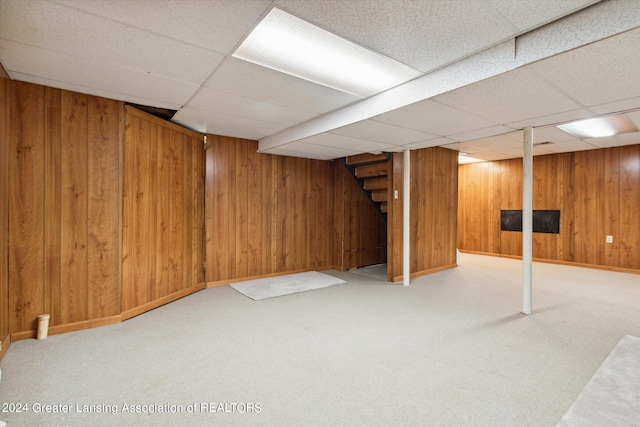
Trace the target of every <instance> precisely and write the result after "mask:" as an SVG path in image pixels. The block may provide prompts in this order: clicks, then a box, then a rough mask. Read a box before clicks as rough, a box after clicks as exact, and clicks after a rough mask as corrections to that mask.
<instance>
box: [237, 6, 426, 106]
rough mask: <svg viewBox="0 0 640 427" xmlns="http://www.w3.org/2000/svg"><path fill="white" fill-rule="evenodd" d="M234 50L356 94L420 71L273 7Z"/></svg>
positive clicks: (373, 90) (246, 57) (389, 85)
mask: <svg viewBox="0 0 640 427" xmlns="http://www.w3.org/2000/svg"><path fill="white" fill-rule="evenodd" d="M233 56H234V57H235V58H239V59H243V60H245V61H249V62H252V63H254V64H258V65H261V66H263V67H267V68H271V69H273V70H277V71H280V72H283V73H287V74H290V75H293V76H296V77H299V78H302V79H305V80H309V81H312V82H314V83H318V84H321V85H324V86H328V87H331V88H333V89H337V90H340V91H343V92H347V93H350V94H353V95H356V96H359V97H368V96H371V95H374V94H376V93H378V92H381V91H383V90H386V89H390V88H392V87H394V86H397V85H399V84H401V83H404V82H407V81H409V80H412V79H414V78H416V77H418V76H419V75H421V73H420V72H419V71H417V70H414V69H413V68H411V67H408V66H406V65H404V64H402V63H400V62H398V61H396V60H394V59H391V58H389V57H387V56H384V55H381V54H379V53H377V52H374V51H371V50H369V49H366V48H364V47H362V46H359V45H357V44H355V43H352V42H350V41H348V40H345V39H343V38H341V37H338V36H336V35H335V34H333V33H330V32H329V31H326V30H323V29H322V28H319V27H316V26H315V25H313V24H310V23H309V22H307V21H304V20H302V19H300V18H297V17H295V16H293V15H290V14H288V13H286V12H284V11H282V10H280V9H277V8H274V9H272V10H271V12H269V14H268V15H267V16H266V17H265V18H264V19H263V20H262V22H260V24H258V26H257V27H256V28H255V29H254V30H253V31H252V32H251V34H249V36H248V37H247V38H246V39H245V40H244V42H243V43H242V44H241V45H240V47H238V49H237V50H236V51H235V53H234V54H233Z"/></svg>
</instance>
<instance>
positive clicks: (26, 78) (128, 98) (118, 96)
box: [11, 72, 180, 110]
mask: <svg viewBox="0 0 640 427" xmlns="http://www.w3.org/2000/svg"><path fill="white" fill-rule="evenodd" d="M11 77H12V78H13V79H15V80H18V81H21V82H27V83H34V84H38V85H42V86H48V87H53V88H56V89H63V90H69V91H72V92H78V93H84V94H87V95H94V96H101V97H103V98H109V99H115V100H117V101H125V102H130V103H133V104H139V105H148V106H151V107H157V108H166V109H169V110H178V109H179V108H180V104H172V103H170V102H162V101H157V100H152V99H147V98H138V97H136V96H132V95H130V94H124V93H116V92H109V91H107V90H102V89H96V88H87V87H83V86H78V85H77V84H73V83H66V82H58V81H54V80H48V79H46V78H42V77H34V76H30V75H28V74H22V73H17V72H14V73H12V74H11Z"/></svg>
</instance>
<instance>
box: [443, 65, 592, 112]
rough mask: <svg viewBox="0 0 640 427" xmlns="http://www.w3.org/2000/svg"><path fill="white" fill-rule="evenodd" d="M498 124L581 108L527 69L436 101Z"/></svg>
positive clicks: (470, 86) (459, 90)
mask: <svg viewBox="0 0 640 427" xmlns="http://www.w3.org/2000/svg"><path fill="white" fill-rule="evenodd" d="M434 99H435V100H436V101H438V102H442V103H444V104H446V105H449V106H451V107H454V108H457V109H459V110H462V111H467V112H469V113H471V114H475V115H477V116H479V117H483V118H485V119H487V120H491V121H493V122H495V123H497V124H507V123H512V122H516V121H521V120H527V119H532V118H536V117H541V116H548V115H549V114H557V113H561V112H565V111H570V110H575V109H577V108H579V107H580V105H578V104H576V103H575V102H574V101H573V100H571V99H569V98H568V97H566V96H565V95H564V94H562V93H561V92H559V91H558V90H557V89H555V88H554V87H552V86H550V85H548V84H546V83H545V82H543V81H542V80H540V79H539V78H538V77H537V76H536V75H535V74H533V73H531V72H529V71H528V70H527V69H525V68H520V69H517V70H514V71H511V72H508V73H504V74H500V75H498V76H496V77H492V78H490V79H487V80H483V81H480V82H478V83H475V84H472V85H469V86H465V87H462V88H460V89H456V90H453V91H451V92H448V93H444V94H442V95H438V96H436V97H435V98H434Z"/></svg>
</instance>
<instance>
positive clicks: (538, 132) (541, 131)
mask: <svg viewBox="0 0 640 427" xmlns="http://www.w3.org/2000/svg"><path fill="white" fill-rule="evenodd" d="M520 133H521V134H522V132H520ZM569 141H578V140H577V139H576V137H575V136H573V135H570V134H568V133H566V132H564V131H562V130H560V129H558V128H557V127H555V126H547V127H540V128H534V129H533V142H534V144H536V143H537V144H539V143H541V142H553V143H559V142H569Z"/></svg>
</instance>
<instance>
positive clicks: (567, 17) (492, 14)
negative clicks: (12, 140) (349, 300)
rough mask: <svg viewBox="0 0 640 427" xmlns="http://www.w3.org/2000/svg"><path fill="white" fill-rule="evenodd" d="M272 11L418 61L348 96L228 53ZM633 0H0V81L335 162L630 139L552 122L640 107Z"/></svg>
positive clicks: (638, 11)
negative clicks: (168, 117)
mask: <svg viewBox="0 0 640 427" xmlns="http://www.w3.org/2000/svg"><path fill="white" fill-rule="evenodd" d="M273 8H279V9H281V10H283V11H285V12H287V13H291V14H292V15H294V16H296V17H298V18H301V19H304V20H306V21H307V22H309V23H311V24H314V25H317V26H318V27H320V28H322V29H324V30H327V31H329V32H331V33H333V34H335V35H337V36H340V37H343V38H345V39H346V40H348V41H351V42H354V43H356V44H358V45H360V46H362V47H365V48H366V49H369V50H372V51H375V52H378V53H381V54H383V55H386V56H387V57H389V58H391V59H393V60H396V61H399V62H401V63H403V64H405V65H406V66H408V67H411V68H414V69H416V70H418V71H419V72H420V73H421V75H420V76H419V77H417V78H416V79H415V80H412V81H410V82H407V83H404V84H401V85H399V86H397V87H395V88H391V89H389V90H386V91H383V92H381V93H377V94H374V95H373V96H355V95H351V94H347V93H345V92H342V91H339V90H336V89H331V88H328V87H325V86H322V85H319V84H316V83H312V82H309V81H305V80H302V79H299V78H297V77H293V76H290V75H287V74H283V73H280V72H277V71H273V70H270V69H267V68H264V67H261V66H258V65H255V64H251V63H248V62H246V61H242V60H239V59H236V58H233V56H232V55H233V53H234V51H235V49H236V48H237V47H238V46H239V45H240V43H241V42H242V41H243V40H244V39H245V38H246V37H247V36H248V35H249V34H250V32H251V30H252V29H253V28H255V27H256V26H257V25H258V23H259V22H260V20H261V18H262V17H264V16H266V15H267V14H268V13H269V11H270V10H272V9H273ZM638 45H640V8H638V4H637V0H602V1H597V0H530V1H512V0H460V1H455V2H452V1H448V0H424V1H414V0H392V1H380V0H350V1H348V2H347V1H343V0H323V1H308V0H304V1H303V0H215V1H200V0H181V1H163V2H157V1H153V0H38V1H29V2H25V1H22V0H0V63H2V65H3V67H4V68H5V69H6V70H7V72H8V73H9V75H10V77H11V78H13V79H16V80H22V81H27V82H32V83H37V84H43V85H47V86H52V87H57V88H62V89H67V90H72V91H77V92H81V93H88V94H93V95H98V96H104V97H108V98H112V99H118V100H123V101H126V102H130V103H135V104H140V105H148V106H151V107H159V108H167V109H172V110H177V111H178V112H177V113H176V115H175V116H174V118H173V121H175V122H176V123H179V124H181V125H183V126H186V127H189V128H191V129H194V130H197V131H199V132H206V133H212V134H220V135H228V136H233V137H239V138H248V139H254V140H259V141H260V142H259V147H260V151H261V152H265V153H271V154H281V155H288V156H297V157H307V158H316V159H325V160H328V159H333V158H338V157H342V156H345V155H352V154H358V153H363V152H378V151H402V150H405V149H417V148H423V147H431V146H444V147H446V148H450V149H455V150H460V151H464V152H466V153H469V156H477V157H478V158H480V159H483V160H498V159H503V158H513V157H521V156H522V153H521V142H522V130H521V129H522V128H523V127H525V126H535V127H536V132H535V136H534V137H535V142H536V143H537V144H540V143H543V142H544V143H546V144H544V145H539V146H536V147H535V149H534V154H536V155H540V154H548V153H556V152H567V151H578V150H585V149H595V148H601V147H609V146H617V145H626V144H636V143H640V135H639V134H638V132H634V133H629V134H624V135H618V136H613V137H606V138H597V139H592V138H585V139H577V138H575V137H572V136H571V135H568V134H567V133H565V132H562V131H560V130H559V129H557V128H555V127H554V125H555V124H558V123H562V122H567V121H571V120H577V119H583V118H588V117H593V116H596V115H607V114H613V113H617V112H621V111H622V112H625V113H626V115H627V117H628V118H629V119H631V120H632V121H633V122H634V123H635V124H636V126H638V125H639V123H638V122H639V121H640V117H639V113H638V111H639V110H640V80H638V79H637V77H636V76H637V75H638V72H640V49H637V46H638Z"/></svg>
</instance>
